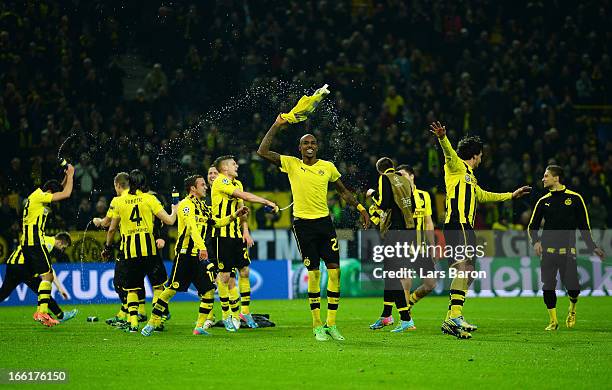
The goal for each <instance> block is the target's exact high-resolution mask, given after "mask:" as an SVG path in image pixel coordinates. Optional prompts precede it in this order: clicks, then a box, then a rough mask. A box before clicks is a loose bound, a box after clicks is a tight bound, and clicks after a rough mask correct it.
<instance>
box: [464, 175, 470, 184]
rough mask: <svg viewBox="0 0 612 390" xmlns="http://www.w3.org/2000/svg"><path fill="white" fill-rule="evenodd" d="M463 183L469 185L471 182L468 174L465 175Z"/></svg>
mask: <svg viewBox="0 0 612 390" xmlns="http://www.w3.org/2000/svg"><path fill="white" fill-rule="evenodd" d="M465 181H466V182H468V183H470V182H471V181H472V177H471V176H470V175H468V174H466V175H465Z"/></svg>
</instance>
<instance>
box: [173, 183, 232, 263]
mask: <svg viewBox="0 0 612 390" xmlns="http://www.w3.org/2000/svg"><path fill="white" fill-rule="evenodd" d="M230 219H231V215H228V216H225V217H223V218H221V219H216V218H215V217H214V216H213V215H212V210H211V209H210V207H209V206H208V205H207V204H206V202H205V201H204V199H198V198H196V197H195V196H193V195H189V196H187V197H186V198H185V199H183V200H181V201H180V202H179V204H178V239H177V240H176V247H175V252H176V255H178V254H179V253H183V254H185V253H188V254H190V255H191V256H197V255H198V250H206V244H205V242H204V240H205V238H206V234H207V231H208V229H209V226H210V227H211V228H212V227H214V226H225V225H227V224H228V223H230Z"/></svg>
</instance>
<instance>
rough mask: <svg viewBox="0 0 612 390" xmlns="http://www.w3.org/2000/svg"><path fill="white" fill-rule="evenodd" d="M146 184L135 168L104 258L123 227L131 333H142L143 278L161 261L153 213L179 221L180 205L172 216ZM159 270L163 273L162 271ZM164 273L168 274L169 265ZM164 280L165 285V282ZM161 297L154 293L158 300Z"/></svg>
mask: <svg viewBox="0 0 612 390" xmlns="http://www.w3.org/2000/svg"><path fill="white" fill-rule="evenodd" d="M143 184H144V177H143V176H142V173H141V172H140V171H138V170H133V171H132V172H131V173H130V178H129V186H130V189H129V191H128V193H127V194H125V195H123V194H122V196H120V197H119V198H118V201H117V209H116V215H114V216H113V219H112V221H111V225H110V227H109V229H108V233H107V235H106V245H105V248H104V252H103V257H105V258H109V257H110V251H111V250H112V246H111V245H112V242H113V237H114V235H115V231H116V230H117V227H118V226H120V232H121V246H122V247H123V254H122V256H123V259H125V267H126V270H127V273H126V278H125V285H124V286H123V289H124V290H126V291H127V304H128V312H129V324H128V325H127V326H126V328H125V330H126V331H127V332H130V333H136V332H138V290H140V289H142V285H143V282H142V281H143V279H144V277H145V275H146V274H147V273H148V272H150V271H151V265H155V264H156V263H157V262H158V261H159V257H158V256H157V248H156V246H155V238H154V237H153V216H156V217H157V218H159V219H161V220H162V222H164V223H165V224H166V225H173V224H174V222H175V221H176V205H172V213H171V214H170V215H168V213H167V212H166V211H165V210H164V208H163V206H162V205H161V203H160V202H159V200H158V199H157V198H156V197H155V196H153V195H151V194H148V193H146V192H143V191H142V189H144V187H143ZM119 223H121V225H119ZM162 267H163V264H162ZM159 271H160V272H159V273H160V274H161V271H162V270H159ZM163 275H164V276H165V275H166V270H165V268H164V269H163ZM149 278H150V279H151V284H152V285H154V286H156V284H155V282H154V280H153V278H152V277H151V274H150V273H149ZM160 283H161V284H163V281H161V282H160ZM158 291H159V289H158ZM162 291H163V287H162ZM160 293H161V291H159V293H157V294H156V295H157V297H158V296H159V294H160ZM157 297H156V296H154V298H153V299H154V301H156V298H157Z"/></svg>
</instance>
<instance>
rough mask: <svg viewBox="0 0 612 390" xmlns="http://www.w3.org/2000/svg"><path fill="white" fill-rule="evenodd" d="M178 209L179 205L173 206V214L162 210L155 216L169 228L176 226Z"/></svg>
mask: <svg viewBox="0 0 612 390" xmlns="http://www.w3.org/2000/svg"><path fill="white" fill-rule="evenodd" d="M177 207H178V206H177V205H175V204H173V205H172V212H171V213H170V214H168V213H167V212H166V210H163V209H162V210H160V211H159V212H158V213H157V214H155V216H156V217H157V218H159V219H161V221H162V222H163V223H165V224H166V225H169V226H171V225H174V222H176V208H177ZM113 220H114V219H113Z"/></svg>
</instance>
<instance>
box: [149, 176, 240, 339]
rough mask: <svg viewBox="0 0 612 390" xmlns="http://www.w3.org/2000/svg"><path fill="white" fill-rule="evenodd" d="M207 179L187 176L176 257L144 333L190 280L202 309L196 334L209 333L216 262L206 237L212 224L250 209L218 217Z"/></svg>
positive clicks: (156, 323) (231, 219) (157, 322)
mask: <svg viewBox="0 0 612 390" xmlns="http://www.w3.org/2000/svg"><path fill="white" fill-rule="evenodd" d="M206 189H207V187H206V182H205V180H204V177H203V176H200V175H192V176H189V177H187V178H186V179H185V190H186V191H187V193H188V195H187V197H185V199H183V200H182V201H181V202H180V203H179V204H178V234H179V235H178V240H177V241H176V251H175V252H176V257H175V259H174V265H173V266H172V271H171V273H170V278H169V279H168V282H167V283H166V288H165V289H164V292H163V293H162V294H161V295H160V297H159V300H158V301H157V304H156V305H155V307H154V308H153V313H152V315H151V320H150V321H149V323H148V324H147V326H145V327H144V328H143V329H142V332H141V333H142V334H143V335H144V336H150V335H151V334H152V333H153V331H155V330H156V328H157V327H159V325H160V322H161V317H162V315H163V314H164V313H166V312H167V311H168V302H169V301H170V299H172V297H174V295H175V294H176V292H177V291H187V289H188V288H189V286H190V285H191V283H193V284H194V285H195V287H196V289H197V290H198V295H199V296H200V309H199V314H198V319H197V322H196V327H195V329H194V330H193V334H194V335H208V332H206V330H205V329H204V322H205V320H206V319H207V317H208V313H210V311H211V310H212V306H213V300H214V297H215V285H214V280H215V276H214V265H213V264H212V263H211V262H209V261H208V251H207V248H206V244H205V242H204V238H205V237H206V232H207V230H208V228H209V227H214V226H217V227H221V226H226V225H227V224H229V223H231V222H234V221H236V220H237V219H238V218H240V217H241V216H243V215H246V214H247V213H248V208H246V207H240V208H238V210H236V211H235V212H233V213H232V214H230V215H227V216H225V217H223V218H215V217H214V216H213V215H212V212H211V209H210V207H208V205H207V204H206V203H205V202H204V195H205V194H206Z"/></svg>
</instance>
